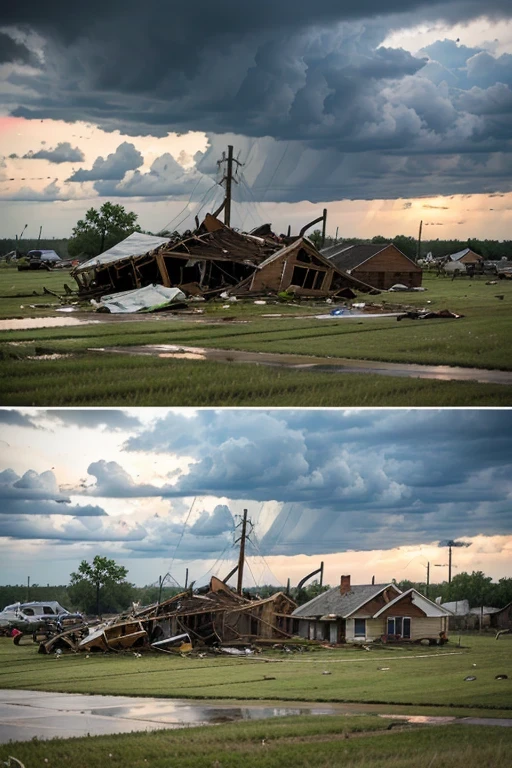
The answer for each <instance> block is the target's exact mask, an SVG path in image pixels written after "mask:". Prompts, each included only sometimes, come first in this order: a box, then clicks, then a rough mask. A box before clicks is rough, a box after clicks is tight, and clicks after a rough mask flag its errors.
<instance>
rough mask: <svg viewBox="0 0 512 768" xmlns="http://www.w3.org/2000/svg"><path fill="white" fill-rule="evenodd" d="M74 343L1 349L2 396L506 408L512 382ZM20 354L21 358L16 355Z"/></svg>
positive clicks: (79, 402)
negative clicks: (311, 368)
mask: <svg viewBox="0 0 512 768" xmlns="http://www.w3.org/2000/svg"><path fill="white" fill-rule="evenodd" d="M71 347H72V343H70V342H69V341H65V342H63V343H62V344H58V343H56V342H53V343H48V342H45V343H32V342H29V343H28V344H27V345H22V346H10V345H5V346H4V348H3V349H0V356H2V357H3V360H2V365H1V366H0V402H1V403H2V405H27V406H52V405H53V406H69V407H71V406H109V405H110V406H122V405H125V406H127V405H131V406H173V405H175V406H195V407H197V406H216V407H218V406H233V407H237V406H295V407H338V406H340V407H341V406H346V407H349V406H358V407H360V406H375V407H379V406H403V405H405V404H407V405H408V406H410V407H414V406H429V405H430V406H438V405H443V406H490V405H493V406H503V407H506V406H508V405H510V403H511V402H512V387H509V386H503V385H500V384H478V383H473V382H457V381H433V380H427V379H407V378H394V377H386V376H378V375H372V374H346V375H344V376H342V375H337V374H333V373H316V372H307V371H297V370H285V369H278V368H270V367H267V366H255V365H250V364H239V363H236V364H235V363H217V362H210V361H207V362H196V361H189V360H172V359H171V360H167V359H158V358H153V357H132V356H129V355H108V354H105V353H97V354H92V353H88V354H80V355H79V356H73V357H69V358H65V359H59V360H44V359H40V360H37V359H36V360H28V359H26V356H27V355H36V354H37V355H46V354H52V353H55V352H56V351H58V352H59V353H68V352H70V351H72V349H71ZM19 357H21V358H22V359H18V358H19Z"/></svg>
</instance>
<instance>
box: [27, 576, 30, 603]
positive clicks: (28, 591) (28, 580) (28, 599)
mask: <svg viewBox="0 0 512 768" xmlns="http://www.w3.org/2000/svg"><path fill="white" fill-rule="evenodd" d="M29 601H30V576H27V603H28V602H29Z"/></svg>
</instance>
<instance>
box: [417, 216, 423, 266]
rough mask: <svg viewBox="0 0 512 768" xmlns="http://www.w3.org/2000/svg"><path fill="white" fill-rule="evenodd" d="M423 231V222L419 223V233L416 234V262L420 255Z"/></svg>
mask: <svg viewBox="0 0 512 768" xmlns="http://www.w3.org/2000/svg"><path fill="white" fill-rule="evenodd" d="M422 229H423V221H420V231H419V232H418V247H417V248H416V261H418V259H419V258H420V255H421V230H422Z"/></svg>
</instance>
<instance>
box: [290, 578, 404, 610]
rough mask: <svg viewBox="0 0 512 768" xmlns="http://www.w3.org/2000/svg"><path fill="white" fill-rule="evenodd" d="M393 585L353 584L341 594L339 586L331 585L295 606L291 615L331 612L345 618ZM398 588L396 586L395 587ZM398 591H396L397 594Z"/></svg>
mask: <svg viewBox="0 0 512 768" xmlns="http://www.w3.org/2000/svg"><path fill="white" fill-rule="evenodd" d="M389 586H394V585H389V584H354V586H353V587H351V589H350V592H346V593H345V594H344V595H342V594H341V592H340V588H339V586H338V587H333V588H332V589H329V590H328V591H327V592H323V593H322V594H321V595H318V597H314V598H313V599H312V600H310V601H309V602H308V603H305V604H304V605H301V606H300V607H299V608H296V609H295V610H294V612H293V613H292V616H295V617H297V618H310V617H311V618H312V617H317V616H328V615H329V614H333V615H335V616H340V617H341V618H346V617H347V616H350V614H351V613H353V612H354V611H355V610H356V609H357V608H359V606H361V605H364V603H367V602H368V601H369V600H372V598H374V597H376V596H377V595H378V594H380V593H381V592H382V591H383V590H384V589H386V587H389ZM397 589H398V588H397ZM398 594H399V591H398V592H397V595H398Z"/></svg>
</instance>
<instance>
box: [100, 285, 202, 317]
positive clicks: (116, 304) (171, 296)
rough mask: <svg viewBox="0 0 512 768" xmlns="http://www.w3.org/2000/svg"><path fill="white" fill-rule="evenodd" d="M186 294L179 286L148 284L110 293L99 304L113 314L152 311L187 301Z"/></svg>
mask: <svg viewBox="0 0 512 768" xmlns="http://www.w3.org/2000/svg"><path fill="white" fill-rule="evenodd" d="M186 298H187V297H186V296H185V294H184V293H183V291H180V289H179V288H166V287H165V286H163V285H146V286H145V287H144V288H135V289H133V290H132V291H122V292H121V293H110V294H108V295H107V296H102V297H101V299H100V301H99V304H100V306H101V307H105V308H106V309H108V311H109V312H111V313H112V314H123V313H127V314H129V313H132V312H151V311H153V310H155V309H161V308H162V307H165V306H167V305H171V304H177V303H181V302H184V301H186Z"/></svg>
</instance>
